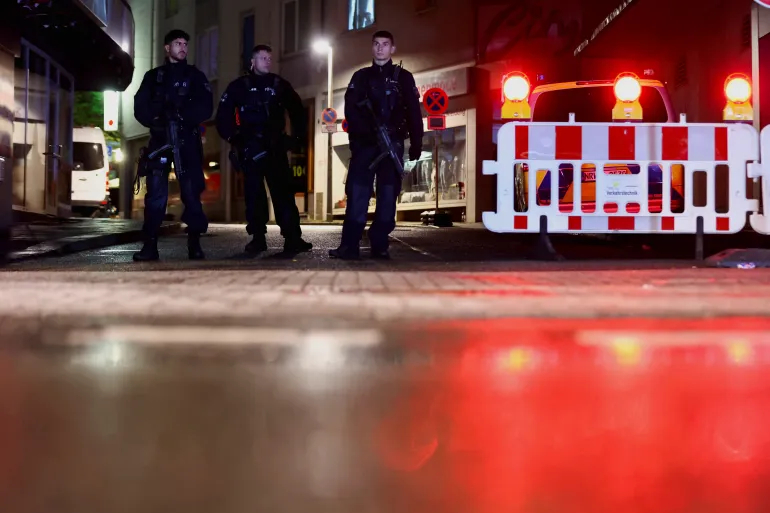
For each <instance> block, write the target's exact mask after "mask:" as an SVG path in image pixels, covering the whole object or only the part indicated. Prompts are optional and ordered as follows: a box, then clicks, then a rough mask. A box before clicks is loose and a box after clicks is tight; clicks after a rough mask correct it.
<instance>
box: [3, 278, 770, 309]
mask: <svg viewBox="0 0 770 513" xmlns="http://www.w3.org/2000/svg"><path fill="white" fill-rule="evenodd" d="M767 314H770V270H764V269H753V270H718V269H692V268H679V269H661V270H633V269H627V270H593V269H591V266H590V264H586V266H585V269H583V270H580V269H577V270H570V271H561V270H559V264H550V265H543V264H541V265H540V266H539V268H538V269H537V270H536V271H509V272H439V271H420V272H384V271H379V272H376V271H368V272H367V271H278V270H261V271H260V270H256V271H224V270H217V271H196V270H191V271H172V272H147V273H137V272H68V273H57V272H46V271H38V272H6V273H0V315H2V316H4V317H20V316H33V317H36V316H64V317H67V316H83V317H86V318H96V319H98V318H104V317H111V318H119V317H134V316H140V317H146V318H156V319H159V318H185V319H191V320H192V322H195V321H196V320H201V321H202V320H204V319H205V320H206V322H211V321H212V320H216V319H231V320H232V321H231V322H239V323H244V322H245V323H254V322H264V321H265V320H277V319H302V320H305V321H307V322H310V321H317V320H324V319H328V318H335V319H339V320H363V319H374V320H380V321H397V320H403V319H428V318H435V319H449V318H476V317H482V318H484V317H511V316H514V317H618V316H621V317H622V316H637V317H638V316H642V317H682V316H684V317H704V316H705V317H709V316H725V315H732V316H735V315H759V316H762V315H767Z"/></svg>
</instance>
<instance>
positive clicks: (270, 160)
mask: <svg viewBox="0 0 770 513" xmlns="http://www.w3.org/2000/svg"><path fill="white" fill-rule="evenodd" d="M272 53H273V52H272V49H271V48H270V47H269V46H267V45H257V46H255V47H254V50H253V51H252V54H251V57H252V58H251V73H249V74H247V75H246V76H243V77H239V78H237V79H235V80H234V81H232V82H231V83H230V84H229V85H228V86H227V89H226V90H225V92H224V94H222V99H221V100H220V102H219V107H218V108H217V116H216V122H217V130H218V131H219V135H220V137H222V138H224V139H226V140H227V141H228V142H229V143H230V144H231V145H232V148H233V151H234V152H235V156H234V158H231V160H235V165H236V167H237V168H240V170H242V171H243V174H244V176H243V178H244V192H245V196H246V198H245V199H246V221H247V223H248V224H247V225H246V231H247V232H248V233H249V234H250V235H252V236H253V238H252V240H251V242H249V243H248V244H247V245H246V252H248V253H252V254H257V253H261V252H263V251H266V250H267V242H266V240H265V234H266V233H267V222H268V220H269V213H268V205H267V194H266V192H265V184H264V181H265V180H267V185H268V187H270V196H271V197H272V199H273V207H274V210H275V219H276V222H277V224H278V226H280V228H281V235H283V237H284V252H285V253H301V252H304V251H310V250H311V249H312V248H313V245H312V244H310V243H309V242H305V241H304V240H302V230H301V228H300V221H299V210H298V209H297V204H296V203H295V201H294V190H293V188H292V181H291V179H292V175H291V168H290V167H289V159H288V157H287V155H286V152H287V150H294V151H299V150H300V149H301V148H302V147H303V143H304V137H303V135H304V134H306V133H307V119H306V117H305V116H306V114H305V109H304V108H303V106H302V100H301V99H300V97H299V95H298V94H297V93H296V91H294V89H293V88H292V86H291V84H289V82H287V81H286V80H284V79H283V78H281V77H279V76H278V75H276V74H274V73H270V66H271V64H272ZM286 112H288V114H289V120H290V122H291V132H292V134H293V135H292V136H288V135H287V134H286V132H285V127H286V119H285V113H286ZM231 156H232V153H231Z"/></svg>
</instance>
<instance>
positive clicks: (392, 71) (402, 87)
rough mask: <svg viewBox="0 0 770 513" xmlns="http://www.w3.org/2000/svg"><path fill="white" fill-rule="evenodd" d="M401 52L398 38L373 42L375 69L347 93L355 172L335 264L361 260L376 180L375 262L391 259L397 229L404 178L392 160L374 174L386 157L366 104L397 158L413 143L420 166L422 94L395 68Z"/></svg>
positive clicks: (357, 76) (380, 35) (383, 34)
mask: <svg viewBox="0 0 770 513" xmlns="http://www.w3.org/2000/svg"><path fill="white" fill-rule="evenodd" d="M395 50H396V46H395V42H394V39H393V35H392V34H391V33H390V32H387V31H378V32H376V33H375V34H374V36H373V37H372V56H373V61H374V62H373V63H372V65H371V66H369V67H367V68H362V69H360V70H358V71H356V72H355V73H354V74H353V78H351V80H350V84H348V89H347V92H346V93H345V119H347V122H348V135H349V140H350V151H351V159H350V168H349V169H348V177H347V181H346V183H345V193H346V194H347V207H346V208H345V221H344V223H343V225H342V241H341V243H340V246H339V247H338V248H337V249H332V250H331V251H329V256H331V257H332V258H341V259H346V260H347V259H357V258H359V243H360V240H361V236H362V235H363V233H364V228H366V215H367V212H368V210H369V199H370V198H371V196H372V189H373V183H374V179H375V177H376V178H377V192H376V198H377V206H376V209H375V212H374V222H372V226H371V227H370V228H369V241H370V242H371V251H372V257H373V258H379V259H388V258H390V254H389V252H388V245H389V244H388V235H390V233H391V232H392V231H393V229H394V228H395V227H396V201H397V200H398V195H399V193H400V192H401V177H400V176H399V174H398V171H397V170H396V167H395V164H394V163H393V161H392V160H391V159H390V158H386V159H383V160H381V161H380V163H379V164H378V165H377V167H375V168H374V169H369V167H370V165H371V164H372V162H373V161H374V160H375V159H376V158H377V157H378V156H379V155H380V154H381V153H382V150H381V149H380V148H379V146H378V145H377V137H376V132H375V126H376V125H375V122H374V120H373V119H372V114H371V113H370V111H369V110H368V108H367V107H365V106H364V105H363V104H362V102H363V101H364V100H366V99H369V101H370V102H371V104H372V107H373V111H374V113H375V115H376V116H377V117H378V118H379V121H380V122H381V123H382V124H383V125H384V126H385V127H386V128H387V130H388V133H389V134H390V137H391V140H392V141H393V144H394V146H395V148H394V149H395V151H396V154H397V155H399V156H402V155H403V154H404V142H403V141H405V140H406V139H407V137H408V138H409V142H410V147H409V160H417V159H418V158H419V157H420V153H421V152H422V136H423V126H422V113H421V111H420V93H419V91H418V90H417V87H416V85H415V82H414V76H412V74H411V73H409V72H408V71H406V70H405V69H402V68H401V67H400V66H396V65H394V64H393V61H392V60H391V56H392V55H393V53H394V52H395Z"/></svg>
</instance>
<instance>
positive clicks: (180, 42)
mask: <svg viewBox="0 0 770 513" xmlns="http://www.w3.org/2000/svg"><path fill="white" fill-rule="evenodd" d="M166 54H167V55H168V57H169V59H170V60H171V62H179V61H181V60H184V59H185V57H187V41H186V40H184V39H181V38H179V39H174V40H173V41H171V44H168V45H166Z"/></svg>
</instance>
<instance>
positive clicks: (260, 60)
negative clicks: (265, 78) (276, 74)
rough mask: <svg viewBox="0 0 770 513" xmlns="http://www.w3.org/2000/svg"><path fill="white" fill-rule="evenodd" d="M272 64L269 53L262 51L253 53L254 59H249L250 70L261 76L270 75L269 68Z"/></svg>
mask: <svg viewBox="0 0 770 513" xmlns="http://www.w3.org/2000/svg"><path fill="white" fill-rule="evenodd" d="M272 64H273V56H272V55H271V54H270V52H266V51H264V50H262V51H260V52H257V53H255V54H254V57H252V58H251V69H252V70H254V72H255V73H260V74H262V75H264V74H265V73H270V66H271V65H272Z"/></svg>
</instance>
